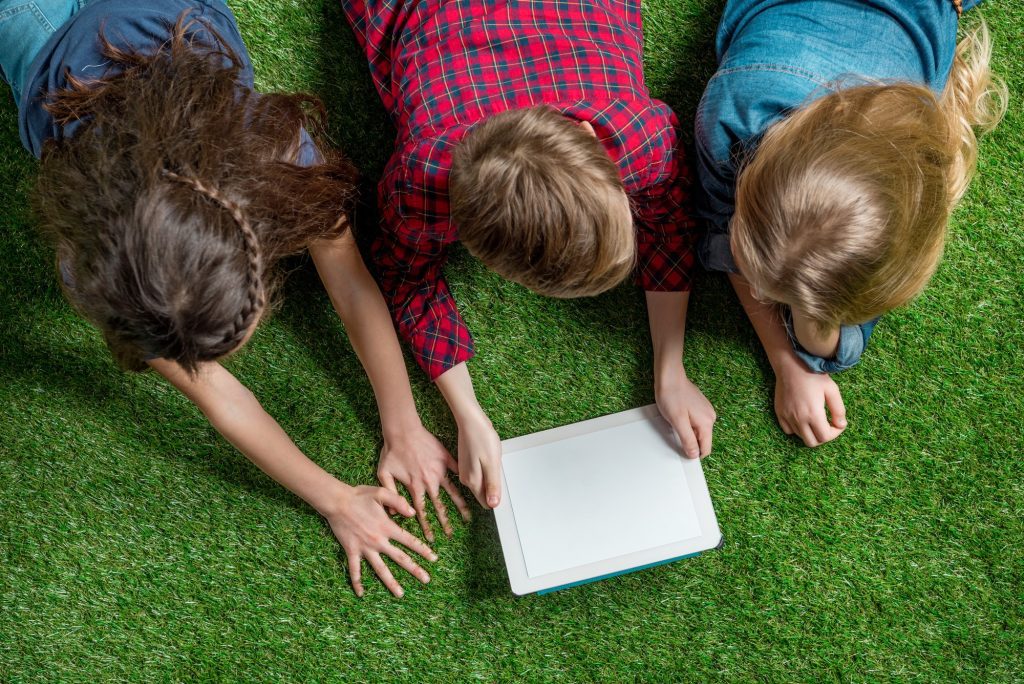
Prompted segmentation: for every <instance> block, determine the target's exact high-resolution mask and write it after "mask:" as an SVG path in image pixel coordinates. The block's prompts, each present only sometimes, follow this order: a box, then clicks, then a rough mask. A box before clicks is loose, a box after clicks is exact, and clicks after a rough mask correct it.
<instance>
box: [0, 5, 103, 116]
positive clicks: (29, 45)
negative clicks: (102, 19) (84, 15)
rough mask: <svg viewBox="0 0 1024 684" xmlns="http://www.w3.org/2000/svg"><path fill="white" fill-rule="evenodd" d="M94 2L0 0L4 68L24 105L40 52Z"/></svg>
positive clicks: (0, 53) (1, 64)
mask: <svg viewBox="0 0 1024 684" xmlns="http://www.w3.org/2000/svg"><path fill="white" fill-rule="evenodd" d="M89 1H90V0H0V69H2V70H3V76H4V80H5V81H7V82H8V83H9V84H10V86H11V90H13V91H14V101H15V102H17V103H19V104H20V103H21V89H22V88H23V87H24V86H25V79H26V78H28V73H27V72H28V68H29V67H30V66H31V65H32V60H33V59H35V57H36V55H37V54H38V53H39V50H40V49H41V48H42V47H43V45H45V44H46V41H47V40H49V39H50V36H52V35H53V34H54V32H56V31H57V29H59V28H60V27H61V26H63V25H64V23H65V22H67V20H68V19H70V18H71V17H72V16H74V14H75V13H76V12H78V11H79V10H80V9H82V8H83V7H85V6H86V5H88V4H89Z"/></svg>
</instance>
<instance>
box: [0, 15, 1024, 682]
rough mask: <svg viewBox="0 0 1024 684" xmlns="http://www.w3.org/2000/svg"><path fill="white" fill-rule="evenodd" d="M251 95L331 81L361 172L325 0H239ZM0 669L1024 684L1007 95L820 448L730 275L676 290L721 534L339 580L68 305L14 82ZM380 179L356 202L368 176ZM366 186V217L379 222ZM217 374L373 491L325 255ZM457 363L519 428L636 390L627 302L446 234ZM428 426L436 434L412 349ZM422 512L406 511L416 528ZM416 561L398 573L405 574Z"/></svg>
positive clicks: (1002, 48) (475, 552)
mask: <svg viewBox="0 0 1024 684" xmlns="http://www.w3.org/2000/svg"><path fill="white" fill-rule="evenodd" d="M721 5H722V3H721V2H720V1H708V2H698V1H696V0H676V1H672V0H658V1H652V2H649V3H647V5H646V7H645V19H646V28H647V36H648V43H647V54H648V62H647V69H648V78H649V83H650V86H651V89H652V91H653V92H654V94H655V95H656V96H659V97H661V98H663V99H665V100H666V101H667V102H669V103H670V104H672V105H673V106H675V107H676V108H677V110H678V111H679V112H680V114H681V118H682V119H683V121H684V125H686V126H689V125H691V123H692V111H693V108H694V105H695V103H696V101H697V98H698V97H699V94H700V89H701V86H702V85H703V82H704V81H705V80H706V78H707V77H708V76H709V75H710V73H711V71H712V68H713V50H712V36H713V31H714V27H715V23H716V21H717V18H718V15H719V13H720V11H721ZM232 6H233V8H234V9H235V10H236V12H237V14H238V18H239V23H240V25H241V28H242V33H243V35H244V36H245V37H246V39H247V42H248V45H249V48H250V51H251V54H252V57H253V60H254V62H255V65H256V74H257V82H258V84H259V85H260V87H261V88H263V89H271V88H281V89H295V88H305V89H310V90H312V91H314V92H317V93H319V94H321V95H322V96H323V97H324V98H325V99H326V101H327V105H328V107H329V109H330V112H331V131H332V134H333V136H334V138H335V139H336V141H337V143H338V144H339V145H341V146H342V147H343V148H344V149H345V150H346V151H347V152H348V153H349V154H350V155H351V156H352V157H353V158H354V159H355V161H356V162H357V163H358V164H359V166H360V167H361V168H362V169H363V171H364V173H365V175H366V177H367V188H368V189H372V182H373V180H374V179H375V178H376V176H377V174H379V172H380V169H381V167H382V165H383V162H384V160H385V159H386V156H387V154H388V152H389V148H390V143H391V131H390V129H389V126H388V124H387V123H385V120H384V115H383V111H382V109H381V106H380V104H379V102H378V100H377V97H376V95H375V93H374V91H373V89H372V87H371V84H370V80H369V75H368V71H367V68H366V66H365V64H364V62H363V59H362V57H361V56H360V54H359V52H358V50H357V49H356V47H355V44H354V41H353V38H352V35H351V33H350V31H349V28H348V26H347V24H346V23H345V21H344V19H343V17H342V16H341V13H340V10H339V9H338V7H337V3H336V0H322V1H320V0H293V1H291V2H286V1H280V2H271V1H270V0H245V1H237V2H232ZM983 7H984V10H985V13H986V15H987V17H988V20H989V23H990V25H991V27H992V29H993V33H994V37H995V50H996V55H995V67H996V69H997V70H998V71H999V72H1001V73H1002V74H1005V75H1006V76H1007V77H1008V78H1009V80H1010V85H1011V93H1013V94H1017V93H1020V92H1021V83H1022V76H1021V74H1024V54H1022V53H1021V52H1020V50H1019V46H1020V45H1021V44H1024V36H1022V27H1024V8H1021V6H1020V5H1019V4H1017V3H1011V2H995V1H993V0H989V2H987V3H985V5H984V6H983ZM0 138H2V140H0V145H2V149H3V155H2V158H0V159H2V161H0V201H2V206H3V210H2V212H0V260H2V264H0V406H3V409H2V416H3V419H2V423H0V680H3V681H33V680H51V681H52V680H68V681H81V680H98V679H102V680H106V679H114V678H117V679H136V680H143V679H144V680H153V679H158V680H164V679H196V678H201V679H211V678H218V679H237V680H258V681H281V680H284V679H288V680H305V681H318V680H348V681H365V680H395V681H410V682H415V681H424V680H434V681H456V680H484V681H495V680H508V679H514V678H515V679H523V680H529V681H534V680H536V681H543V680H556V679H562V680H570V681H591V680H608V681H623V680H630V679H639V680H660V681H668V680H673V681H682V680H697V679H702V680H703V679H724V680H752V679H763V680H778V679H799V680H810V679H815V680H817V679H832V680H840V679H841V680H844V681H845V680H880V679H896V680H900V681H904V680H908V681H909V680H928V681H941V680H960V679H963V680H976V681H1014V680H1016V681H1020V679H1021V677H1022V674H1021V673H1022V671H1024V659H1022V656H1021V655H1020V654H1021V651H1022V650H1024V610H1022V602H1024V577H1022V574H1024V554H1022V551H1021V546H1022V543H1024V524H1022V515H1024V478H1022V470H1024V468H1022V466H1021V449H1022V446H1024V440H1022V437H1021V434H1022V433H1021V425H1020V421H1021V418H1022V416H1024V399H1022V398H1021V393H1022V391H1024V362H1022V355H1021V351H1020V350H1021V347H1022V345H1024V334H1022V332H1021V327H1022V319H1024V304H1022V303H1021V300H1022V298H1024V292H1022V285H1021V282H1022V275H1021V274H1022V273H1024V257H1022V255H1024V238H1022V231H1021V228H1020V219H1021V217H1022V216H1024V199H1022V196H1024V193H1022V190H1024V117H1022V113H1021V110H1020V108H1019V107H1018V106H1016V104H1015V105H1014V106H1012V107H1011V110H1010V113H1009V115H1008V117H1007V119H1006V120H1005V122H1004V123H1003V124H1002V126H1001V127H1000V128H999V130H998V131H997V132H996V133H994V134H993V135H992V136H991V137H989V138H987V139H986V140H985V141H984V143H983V145H982V149H981V164H980V174H979V177H978V178H977V180H976V181H975V182H974V185H973V186H972V188H971V190H970V192H969V194H968V196H967V198H966V200H965V202H964V204H963V206H962V207H961V208H960V209H959V210H958V212H957V214H956V216H955V219H954V221H953V226H952V230H951V233H950V239H949V245H948V248H947V254H946V259H945V261H944V262H943V265H942V267H941V268H940V269H939V272H938V274H937V276H936V277H935V279H934V281H933V283H932V285H931V286H930V288H929V289H928V291H927V292H926V294H925V295H924V296H923V297H921V298H920V299H919V300H918V301H916V302H915V303H914V304H913V305H912V306H910V307H908V308H906V309H904V310H902V311H899V312H896V313H893V314H892V315H890V316H887V317H886V318H885V320H884V321H883V322H882V323H881V324H880V325H879V327H878V328H877V330H876V333H875V337H873V339H872V344H871V348H870V350H869V352H868V353H867V355H866V358H865V360H864V363H863V364H862V366H860V367H858V368H856V369H854V370H852V371H849V372H846V373H843V374H842V375H841V376H839V377H838V378H837V379H838V381H839V383H840V386H841V387H842V389H843V393H844V397H845V400H846V406H847V408H848V412H849V416H850V427H849V428H848V429H847V431H846V433H845V434H844V435H842V437H840V438H839V439H838V440H837V441H836V442H834V443H832V444H828V445H826V446H824V447H821V448H818V449H815V450H810V449H806V448H803V447H801V446H799V444H798V443H797V442H795V441H794V440H792V439H789V438H787V437H785V436H784V435H783V434H782V433H781V432H780V431H779V429H778V427H777V425H776V423H775V419H774V415H773V412H772V409H771V406H772V399H771V398H772V388H773V380H772V376H771V371H770V369H769V368H768V367H767V365H766V363H765V361H764V357H763V354H762V353H761V351H760V350H759V347H758V344H757V342H756V339H755V338H754V336H753V334H752V332H751V330H750V327H749V325H748V324H747V323H746V321H745V320H744V317H743V315H742V313H741V311H740V309H739V307H738V305H737V304H736V303H735V301H734V297H733V296H732V295H731V294H730V293H729V292H728V290H727V284H726V283H725V281H724V280H723V279H721V278H719V277H712V276H708V277H704V278H703V279H702V280H701V281H700V283H699V285H698V287H697V290H696V292H695V296H694V298H693V303H692V313H691V316H690V324H689V332H688V335H687V367H688V369H689V372H690V375H691V377H693V378H694V380H695V381H696V382H697V383H698V384H699V386H700V387H701V388H702V389H703V390H704V392H705V393H706V394H707V396H708V398H709V399H710V400H711V401H712V403H713V404H714V405H715V407H716V409H717V410H718V413H719V415H720V419H719V422H718V425H717V427H716V431H715V449H714V453H713V455H712V456H711V457H710V458H709V459H708V460H706V461H705V464H704V467H705V472H706V474H707V479H708V483H709V486H710V489H711V493H712V497H713V500H714V502H715V507H716V510H717V512H718V517H719V521H720V524H721V527H722V530H723V532H724V534H725V539H726V544H725V547H724V548H723V549H721V550H720V551H716V552H712V553H709V554H705V555H704V556H702V557H700V558H697V559H691V560H686V561H682V562H679V563H675V564H671V565H668V566H664V567H660V568H657V569H653V570H649V571H645V572H642V573H637V574H633V575H628V576H624V577H619V578H616V579H612V580H608V581H604V582H600V583H598V584H592V585H589V586H585V587H581V588H576V589H572V590H569V591H565V592H561V593H557V594H554V595H550V596H544V597H538V596H531V597H526V598H514V597H513V596H512V595H511V594H510V592H509V590H508V585H507V579H506V576H505V571H504V565H503V562H502V558H501V551H500V547H499V544H498V540H497V535H496V533H495V528H494V522H493V518H492V516H491V515H490V514H484V513H481V512H480V511H479V510H478V511H477V513H478V514H477V516H476V517H475V519H474V521H473V522H472V523H471V524H468V525H459V526H458V527H457V530H456V533H455V537H454V538H453V539H451V540H444V539H443V540H441V541H439V543H438V544H437V545H436V549H437V550H438V552H439V554H440V560H439V561H438V562H437V563H436V564H435V565H434V566H433V567H431V568H430V569H431V573H432V575H433V582H432V583H431V584H430V586H429V587H420V586H416V585H415V583H414V582H413V581H412V580H411V579H408V577H407V576H406V577H401V578H400V579H401V580H402V581H403V582H404V584H405V586H406V589H407V594H406V597H405V598H404V599H403V600H401V601H398V600H394V599H392V598H391V597H390V596H389V595H388V593H387V592H386V590H385V589H384V588H383V587H382V586H381V585H380V584H379V583H376V582H375V581H373V580H370V579H369V577H367V580H368V581H367V587H368V592H367V596H366V597H365V598H363V599H362V600H359V599H356V598H355V596H354V595H353V594H352V592H351V591H350V589H349V586H348V578H347V574H346V572H345V570H344V568H343V564H342V560H343V554H342V553H341V548H340V546H339V545H338V544H337V543H336V542H335V540H334V538H333V537H332V536H331V535H330V532H329V530H328V529H327V527H326V525H325V524H324V523H323V522H321V520H320V519H319V518H318V517H317V516H316V515H315V513H313V512H312V511H311V510H310V509H309V508H308V507H306V506H305V505H304V504H303V503H302V502H301V501H299V500H297V499H296V498H294V497H293V496H291V495H290V494H289V493H288V492H286V491H285V490H283V489H281V488H280V487H278V486H277V485H276V484H275V483H273V482H272V481H270V480H269V479H268V478H266V477H265V476H263V475H262V474H261V473H260V472H259V471H258V470H257V469H256V468H255V467H253V466H251V465H250V464H249V463H248V462H247V461H246V460H245V459H244V458H243V457H242V456H241V455H240V454H238V453H237V452H236V451H235V450H234V449H233V448H232V447H231V446H230V445H228V444H227V443H226V442H225V441H224V440H222V439H221V438H220V437H219V436H218V435H217V434H216V433H215V432H214V431H213V430H212V429H211V428H210V427H209V425H208V424H207V423H206V422H205V421H204V419H203V418H202V416H201V415H200V414H199V412H198V411H197V410H195V409H194V408H193V407H192V406H191V405H190V404H189V403H188V402H187V401H186V400H185V399H184V398H183V397H181V396H180V395H178V394H177V393H176V392H175V391H174V390H173V389H172V388H170V387H169V386H168V385H167V384H166V383H164V382H163V381H161V379H160V378H158V377H156V376H154V375H152V374H146V375H127V374H124V373H122V372H120V371H118V370H117V369H116V368H115V366H114V365H113V363H112V362H111V361H110V359H109V356H108V354H107V353H106V351H105V348H104V346H103V344H102V341H101V339H100V336H99V335H98V333H97V332H96V331H95V330H93V329H92V328H91V327H90V326H89V325H87V324H86V323H84V322H83V321H82V320H80V319H79V318H78V317H77V316H76V315H75V314H74V313H73V312H72V310H71V308H70V306H69V305H68V304H67V303H66V302H65V301H64V299H63V298H62V296H61V294H60V292H59V289H58V286H57V283H56V281H55V278H54V275H53V267H52V256H51V254H50V252H49V251H48V250H47V249H46V248H45V246H44V245H43V244H42V243H41V241H40V239H39V238H38V237H37V236H36V234H35V232H34V231H33V228H32V226H31V222H30V217H29V214H28V210H27V208H26V205H27V199H26V197H27V193H28V190H29V187H30V185H31V182H32V177H33V172H34V169H35V163H34V161H33V160H32V159H31V157H30V156H29V155H28V154H27V153H26V152H24V151H23V150H22V149H21V148H20V145H19V143H18V140H17V124H16V117H15V108H14V105H13V103H12V102H11V101H10V98H4V102H3V103H2V104H0ZM364 194H365V196H366V197H368V198H372V190H368V191H367V192H366V193H364ZM372 217H373V210H372V207H368V206H367V207H363V208H361V209H360V211H359V221H360V222H361V223H363V224H364V225H365V224H367V223H372ZM295 265H296V266H297V270H296V272H295V273H294V274H293V275H292V276H291V278H290V280H289V281H288V284H287V286H286V287H285V291H284V303H283V305H282V307H281V309H280V311H279V313H278V314H277V315H276V317H275V318H273V319H272V320H271V321H269V322H268V323H267V324H266V325H264V326H263V327H262V328H261V329H260V330H259V332H258V333H257V334H256V336H255V337H254V339H253V341H252V343H251V344H250V345H249V347H248V349H247V351H246V352H245V353H244V354H242V355H240V356H238V357H237V358H236V359H234V360H233V361H231V364H230V366H231V368H232V370H233V371H234V372H236V373H237V374H238V376H239V377H240V378H241V379H242V381H243V382H244V383H246V384H247V385H248V386H249V387H250V388H251V389H252V390H253V391H254V392H255V393H256V395H257V396H258V397H259V398H260V399H261V400H262V401H263V403H264V406H265V407H266V408H267V409H268V410H269V412H270V413H271V414H272V415H274V416H276V417H277V418H278V420H279V421H280V422H281V424H282V425H283V426H284V428H285V429H286V430H287V431H288V432H289V434H291V435H292V437H293V438H294V439H295V440H296V441H297V442H298V444H299V445H300V447H302V448H303V449H304V450H305V452H306V453H307V454H309V455H310V456H311V457H312V458H314V459H315V460H317V461H318V462H319V463H321V464H323V465H324V466H325V467H326V468H327V469H328V470H330V471H331V472H333V473H336V474H337V475H338V476H339V477H341V478H343V479H345V480H347V481H349V482H360V483H370V482H372V481H373V473H374V464H375V461H376V455H377V452H378V449H379V446H380V434H379V427H378V423H377V417H376V411H375V407H374V403H373V397H372V394H371V393H370V390H369V387H368V384H367V382H366V380H365V377H364V375H363V373H362V371H361V368H360V366H359V364H358V362H357V360H356V358H355V356H354V355H353V353H352V351H351V349H350V347H349V346H348V344H347V342H346V340H345V337H344V335H343V331H342V329H341V326H340V324H339V323H338V321H337V318H336V317H335V316H334V314H333V313H332V311H331V309H330V305H329V303H328V300H327V297H326V296H325V294H324V292H323V289H322V287H321V286H320V285H319V283H318V281H317V279H316V276H315V273H314V272H313V270H312V268H311V265H310V264H308V263H306V262H297V263H296V264H295ZM447 272H448V275H449V278H450V281H451V284H452V286H453V289H454V290H455V292H456V293H457V296H458V298H459V301H460V303H461V306H462V310H463V312H464V313H465V316H466V319H467V320H468V322H469V324H470V326H471V328H472V329H473V331H474V333H475V335H476V340H477V345H478V350H479V356H478V357H477V358H476V359H475V360H474V361H473V362H472V364H471V368H472V372H473V375H474V378H475V381H476V386H477V389H478V393H479V396H480V400H481V402H482V404H483V406H484V408H485V409H486V410H487V412H488V413H489V414H490V416H491V418H492V419H493V421H494V424H495V426H496V428H497V430H498V432H499V433H500V434H501V435H502V436H503V437H511V436H515V435H519V434H523V433H527V432H532V431H535V430H540V429H543V428H548V427H552V426H555V425H560V424H564V423H569V422H573V421H577V420H580V419H584V418H590V417H594V416H598V415H601V414H605V413H609V412H613V411H619V410H623V409H627V408H631V407H634V406H637V405H640V404H644V403H648V402H650V401H651V400H652V389H651V383H650V370H651V365H650V360H649V353H650V350H649V341H648V336H647V331H646V318H645V313H644V308H643V302H642V297H641V294H640V293H639V292H637V291H636V290H634V289H633V288H631V287H623V288H620V289H618V290H616V291H614V292H612V293H611V294H608V295H606V296H602V297H600V298H597V299H593V300H582V301H575V302H564V301H555V300H550V299H542V298H539V297H535V296H533V295H531V294H529V293H528V292H526V291H524V290H523V289H522V288H520V287H518V286H515V285H512V284H510V283H507V282H503V281H501V280H500V279H499V278H498V277H496V276H494V275H492V274H490V273H488V272H486V271H485V270H484V269H483V268H482V267H481V266H480V265H479V264H478V263H476V262H475V261H474V260H472V259H471V258H469V257H467V256H466V255H465V254H464V253H462V252H461V251H457V252H456V254H455V257H454V258H453V259H452V261H451V263H450V266H449V267H448V271H447ZM413 379H414V390H415V392H416V396H417V400H418V402H419V406H420V409H421V412H422V415H423V418H424V420H425V421H426V423H427V424H428V426H429V427H431V428H432V429H434V430H435V431H436V432H437V433H438V434H439V435H440V436H441V438H442V439H444V440H445V441H446V442H447V443H448V444H449V445H450V446H452V447H453V448H454V437H455V434H454V430H453V426H452V423H451V421H450V419H449V418H448V417H447V415H446V410H445V407H444V405H443V403H442V401H441V400H440V398H439V396H438V395H437V393H436V392H434V391H433V389H432V388H431V387H430V386H429V384H428V383H427V382H426V381H425V379H424V377H423V376H422V374H421V373H419V371H416V370H415V369H414V372H413ZM410 528H412V526H410ZM406 580H408V581H406Z"/></svg>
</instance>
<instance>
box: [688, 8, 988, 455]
mask: <svg viewBox="0 0 1024 684" xmlns="http://www.w3.org/2000/svg"><path fill="white" fill-rule="evenodd" d="M976 4H978V3H977V2H968V3H967V7H968V8H969V7H971V6H973V5H976ZM961 9H962V8H961V7H960V3H959V1H958V0H957V1H954V0H871V1H870V2H856V3H851V2H847V1H846V0H805V1H804V2H789V3H787V2H779V1H778V0H729V2H728V3H727V4H726V7H725V13H724V15H723V16H722V21H721V23H720V25H719V28H718V38H717V51H718V58H719V68H718V72H717V73H716V74H715V75H714V77H712V79H711V81H710V82H709V83H708V86H707V89H706V90H705V92H704V96H703V98H702V100H701V103H700V107H699V109H698V112H697V118H696V143H697V153H698V155H697V156H698V162H699V165H698V170H699V177H700V183H701V187H702V190H703V192H702V203H701V212H702V214H703V215H704V217H705V218H707V219H708V220H709V222H710V230H709V232H708V234H707V236H706V238H705V239H704V241H703V244H702V246H701V259H702V260H703V262H704V264H705V265H706V266H707V267H708V268H710V269H714V270H720V271H727V272H729V273H730V278H731V279H732V282H733V286H734V287H735V289H736V292H737V293H738V295H739V297H740V301H741V302H742V304H743V307H744V309H746V311H747V314H748V315H749V316H750V320H751V322H752V323H753V324H754V329H755V330H756V331H757V334H758V337H760V338H761V342H762V344H763V345H764V348H765V351H766V352H767V354H768V360H769V362H770V363H771V365H772V368H773V369H774V370H775V376H776V384H775V411H776V414H777V416H778V419H779V424H780V425H781V427H782V429H783V431H784V432H785V433H786V434H796V435H798V436H799V437H800V438H801V439H803V441H804V443H806V444H807V445H808V446H817V445H819V444H823V443H825V442H828V441H830V440H832V439H835V438H836V437H837V436H839V434H840V433H842V432H843V430H845V429H846V426H847V420H846V409H845V407H844V406H843V400H842V396H841V394H840V392H839V387H838V386H837V385H836V383H835V382H834V381H833V380H832V379H831V378H830V377H829V375H828V373H832V372H837V371H841V370H843V369H845V368H849V367H850V366H852V365H854V364H856V363H857V361H858V360H859V359H860V356H861V353H862V352H863V350H864V348H865V346H866V345H867V342H868V337H869V336H870V335H871V331H872V329H873V328H874V326H875V323H876V322H877V321H878V318H879V317H880V316H881V315H882V314H884V313H885V312H887V311H889V310H891V309H894V308H896V307H898V306H901V305H903V304H906V303H907V302H909V301H910V300H911V299H913V298H914V297H915V296H916V295H917V294H918V293H920V292H921V290H922V289H923V288H924V287H925V285H926V284H927V282H928V280H929V279H930V278H931V275H932V273H933V272H934V271H935V268H936V267H937V265H938V263H939V258H940V257H941V255H942V248H943V244H944V242H945V237H946V227H947V225H948V223H949V216H950V213H951V212H952V210H953V208H954V206H955V205H956V203H957V202H958V201H959V199H960V197H961V196H962V195H963V194H964V191H965V190H966V189H967V185H968V183H969V181H970V178H971V175H972V174H973V173H974V168H975V158H976V156H977V141H976V139H975V131H974V129H975V128H978V129H980V130H989V129H991V128H992V127H994V126H995V125H996V123H997V122H998V121H999V119H1000V118H1001V116H1002V113H1003V111H1004V110H1005V107H1006V94H1005V86H1003V85H1002V84H1001V83H998V82H994V81H993V80H992V76H991V73H990V72H989V56H990V47H989V39H988V33H987V31H986V29H985V26H984V24H980V25H979V26H978V27H977V28H975V29H973V30H971V31H969V32H968V33H967V34H966V36H965V37H964V39H963V40H962V41H961V42H960V44H959V45H958V44H957V42H956V33H957V20H958V16H959V14H960V11H961ZM826 407H827V409H828V413H826ZM829 414H830V415H829Z"/></svg>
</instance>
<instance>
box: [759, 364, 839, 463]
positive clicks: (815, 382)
mask: <svg viewBox="0 0 1024 684" xmlns="http://www.w3.org/2000/svg"><path fill="white" fill-rule="evenodd" d="M826 406H827V407H828V413H826V412H825V408H826ZM775 414H776V416H778V419H779V425H780V426H781V427H782V431H783V432H785V433H786V434H787V435H792V434H795V435H797V436H798V437H800V439H802V440H803V441H804V444H806V445H807V446H809V447H816V446H819V445H821V444H824V443H825V442H830V441H832V440H833V439H835V438H836V437H838V436H839V435H841V434H842V432H843V430H845V429H846V408H845V407H844V406H843V396H842V394H841V393H840V392H839V386H838V385H837V384H836V383H835V381H834V380H833V379H832V378H830V377H829V376H828V375H827V374H825V373H812V372H811V371H809V370H807V368H805V367H804V366H803V365H802V364H799V363H792V364H788V365H787V366H786V369H785V370H784V371H782V372H779V373H777V374H776V378H775ZM830 414H831V416H830Z"/></svg>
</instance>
